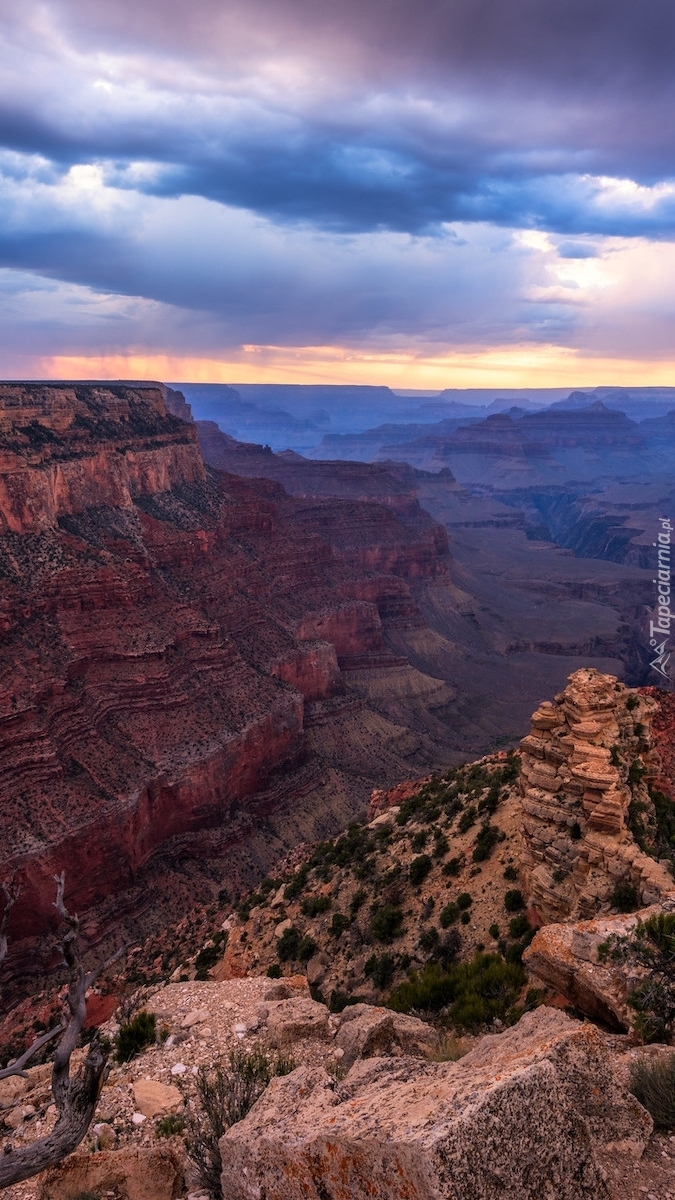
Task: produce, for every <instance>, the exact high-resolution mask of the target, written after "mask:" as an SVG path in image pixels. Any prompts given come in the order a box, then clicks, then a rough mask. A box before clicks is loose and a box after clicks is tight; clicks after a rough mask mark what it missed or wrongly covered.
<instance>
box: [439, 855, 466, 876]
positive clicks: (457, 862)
mask: <svg viewBox="0 0 675 1200" xmlns="http://www.w3.org/2000/svg"><path fill="white" fill-rule="evenodd" d="M463 862H464V859H463V858H461V857H459V856H457V857H455V858H449V859H448V861H447V862H446V863H445V864H444V866H443V867H442V870H441V874H442V875H449V876H450V878H454V876H455V875H459V873H460V871H461V869H462V864H463Z"/></svg>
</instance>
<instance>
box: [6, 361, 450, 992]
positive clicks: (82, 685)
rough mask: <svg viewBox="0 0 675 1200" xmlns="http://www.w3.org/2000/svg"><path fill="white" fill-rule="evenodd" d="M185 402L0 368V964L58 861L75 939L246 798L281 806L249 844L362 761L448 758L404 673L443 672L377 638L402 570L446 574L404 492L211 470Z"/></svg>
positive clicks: (407, 614) (361, 786)
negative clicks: (372, 705) (2, 940)
mask: <svg viewBox="0 0 675 1200" xmlns="http://www.w3.org/2000/svg"><path fill="white" fill-rule="evenodd" d="M167 402H168V403H169V404H170V405H171V406H172V407H173V408H174V409H177V410H178V411H179V414H180V415H175V414H174V413H171V412H169V411H167V407H166V405H167ZM189 416H190V413H189V409H188V406H182V405H181V404H180V396H179V394H178V396H176V394H173V395H172V394H171V392H170V390H169V389H166V388H163V387H162V385H143V386H141V385H131V384H107V383H106V384H50V385H42V384H40V385H0V454H1V455H2V459H1V461H0V468H1V469H0V577H1V578H2V599H1V601H0V834H1V839H0V878H7V877H8V876H10V875H12V874H15V875H16V879H17V882H18V883H19V884H20V886H21V889H22V892H21V897H22V899H21V904H20V905H17V906H16V908H15V910H14V911H13V913H12V923H11V928H10V935H11V941H12V945H13V947H14V959H13V962H14V965H15V970H16V973H17V974H18V973H20V970H25V969H26V968H27V962H28V958H27V955H29V951H30V947H31V946H32V942H22V940H21V939H31V938H34V937H35V936H37V935H40V934H41V933H42V932H44V930H45V929H47V928H48V927H49V926H50V924H51V922H52V920H53V907H52V901H53V880H52V876H53V875H54V874H55V873H57V872H58V871H60V870H61V869H65V870H66V873H67V901H68V903H69V904H70V905H71V906H72V908H73V909H75V910H78V911H79V912H80V913H81V914H87V916H86V920H85V926H84V927H85V935H86V936H89V937H90V939H94V940H95V939H96V938H98V937H101V936H103V935H104V933H105V920H104V919H103V918H100V913H101V911H103V910H102V908H101V906H102V905H103V907H104V908H105V904H106V903H107V902H108V901H109V900H110V898H111V897H118V896H119V895H120V893H124V891H125V889H128V888H131V887H132V886H134V885H137V884H138V881H139V879H141V878H143V874H142V873H143V871H144V869H146V868H148V865H149V864H151V863H152V862H153V860H154V857H155V856H156V855H157V854H158V853H160V854H161V853H164V851H165V850H166V849H167V847H171V846H172V845H173V846H174V847H175V846H178V847H182V850H181V853H183V852H184V853H191V854H192V855H193V856H196V857H197V858H200V856H203V855H204V853H205V852H204V846H205V845H210V846H211V847H212V848H213V847H216V850H217V852H218V853H220V854H222V853H223V851H224V850H225V849H227V847H228V845H232V844H234V842H235V841H237V839H239V841H241V840H242V838H243V839H244V841H245V840H246V837H247V836H249V835H250V836H251V837H252V836H253V835H252V833H251V826H250V823H249V825H248V826H247V825H246V821H245V820H244V817H245V814H246V812H247V811H249V810H250V813H251V814H252V815H253V817H254V820H253V823H254V824H257V826H258V827H259V828H262V827H263V825H264V824H265V821H266V820H267V819H268V818H270V819H271V817H270V814H273V813H274V812H275V811H276V810H277V809H278V808H279V806H280V805H281V806H282V810H283V812H282V816H281V820H280V822H278V823H277V826H276V827H275V830H273V831H272V833H269V835H268V841H270V842H271V841H273V840H274V838H276V839H277V844H278V841H279V838H283V837H284V836H288V838H289V839H290V840H291V841H292V840H293V838H297V837H298V836H299V835H300V834H301V832H304V831H305V830H307V828H308V827H309V830H310V832H311V833H312V834H313V835H314V836H321V835H322V834H323V833H325V832H328V831H329V830H330V829H332V828H333V826H334V825H335V823H336V822H337V823H338V826H339V824H340V823H342V822H344V821H345V820H346V819H348V817H349V816H350V815H353V814H354V813H355V812H358V811H360V810H361V809H365V807H366V804H367V798H368V795H369V793H370V790H371V788H372V786H373V784H374V783H375V782H379V781H380V779H381V778H382V777H384V778H389V779H390V780H391V781H392V782H393V780H394V779H395V778H396V777H401V776H402V775H405V774H409V773H410V765H411V764H414V765H417V766H429V765H442V764H443V763H444V762H447V761H448V746H449V743H450V740H451V729H450V727H449V726H448V725H443V724H442V723H441V722H439V721H438V720H437V719H436V718H429V720H428V721H427V720H426V715H425V712H426V710H425V711H422V710H423V709H424V705H425V703H427V701H426V700H425V695H426V693H425V687H426V689H427V691H428V692H429V691H434V688H435V692H434V694H433V697H432V699H431V700H429V703H433V704H435V705H436V706H437V707H438V705H440V704H442V703H444V702H445V701H447V699H448V698H449V696H450V695H451V693H450V692H449V689H448V688H447V687H445V685H443V684H441V683H440V682H439V681H437V680H434V681H431V683H433V685H434V687H433V688H430V687H429V683H428V681H426V679H425V677H423V676H421V675H420V674H419V672H418V671H415V670H414V669H413V668H412V667H410V665H409V663H408V660H407V658H406V657H405V656H401V655H396V654H393V653H392V652H391V650H390V648H389V647H388V644H387V635H388V629H389V628H390V626H391V627H395V628H397V629H398V630H401V629H404V628H407V627H411V628H415V629H417V628H419V627H420V626H423V625H424V622H423V620H422V618H421V616H420V611H419V608H418V605H417V603H416V601H415V598H414V597H413V595H412V592H411V590H410V587H411V584H412V582H415V584H416V586H420V585H422V584H424V581H425V580H434V581H435V583H436V585H438V584H442V582H443V581H444V580H446V579H447V578H448V554H447V542H446V539H445V536H444V533H443V531H440V533H439V531H438V529H437V527H435V526H434V524H433V522H432V521H431V519H430V518H429V517H428V516H426V514H422V513H421V510H420V509H419V505H417V504H416V501H415V498H414V496H412V495H411V494H410V493H409V492H408V493H407V495H406V494H405V489H404V488H399V492H398V493H397V494H398V500H397V505H398V506H399V507H400V510H401V511H404V510H407V511H414V512H415V514H416V515H415V520H414V521H413V522H412V523H411V522H410V521H408V523H405V524H404V523H403V521H402V520H401V519H400V516H399V515H398V513H397V512H396V511H395V507H396V506H386V505H383V504H381V503H378V502H377V501H375V500H374V499H372V497H371V498H369V499H368V500H367V502H366V501H358V500H355V499H353V498H347V497H345V498H344V499H337V500H335V501H330V502H328V501H321V500H318V501H316V502H314V501H312V502H311V503H310V502H308V501H306V500H300V499H295V498H293V497H290V496H288V495H287V493H286V492H285V491H284V488H283V487H282V486H281V484H280V483H279V482H276V481H273V480H261V479H245V478H241V477H239V476H236V475H233V474H228V473H224V472H222V471H214V470H213V469H211V468H209V467H206V466H205V465H204V461H203V458H202V455H201V452H200V449H199V445H198V442H197V432H196V428H195V426H194V424H193V423H192V422H191V421H190V420H189V419H188V418H189ZM376 486H379V485H376ZM414 526H417V527H414ZM383 673H384V676H383ZM370 676H372V677H373V678H376V679H377V681H378V687H379V688H380V690H382V679H383V678H384V677H386V678H387V679H388V680H389V681H390V687H389V690H390V691H391V693H392V695H394V696H395V697H396V714H397V715H396V717H394V718H392V717H391V716H390V715H388V713H387V711H386V706H385V707H384V708H383V707H382V706H380V708H378V709H377V711H372V712H371V711H370V709H369V707H368V699H367V687H366V684H365V683H364V680H366V679H367V678H370ZM352 677H353V678H355V679H356V678H358V684H359V686H358V688H357V690H356V691H355V690H354V689H353V688H351V684H350V680H351V678H352ZM388 686H389V685H386V684H385V686H384V690H385V692H386V691H387V687H388ZM441 693H443V694H441ZM406 705H408V706H409V713H410V723H409V722H408V718H407V716H406V713H407V712H408V709H406ZM415 722H417V724H418V726H419V730H418V732H417V733H415V734H414V735H411V732H410V725H413V726H414V725H415ZM425 722H426V724H425ZM427 725H428V726H429V728H427ZM297 797H304V799H303V801H302V803H303V804H304V810H303V811H304V816H303V820H304V822H305V824H304V826H302V829H301V827H300V826H298V824H297V821H298V817H297V812H296V808H295V807H294V806H295V804H296V798H297ZM312 798H313V799H312ZM298 803H299V802H298ZM331 805H332V806H333V808H331ZM284 806H285V807H284ZM340 806H341V807H340ZM331 814H332V815H331ZM331 822H332V824H331ZM284 825H285V826H287V830H285V829H284V828H283V826H284ZM269 828H270V829H271V828H272V827H271V826H270V827H269ZM242 830H243V832H242ZM209 831H211V833H209ZM204 837H206V841H204V840H203V838H204ZM200 838H202V841H201V842H200V841H199V839H200ZM209 838H211V841H210V842H209ZM191 839H192V840H191ZM195 839H196V840H195ZM214 852H215V851H214ZM269 853H270V854H271V853H272V851H271V850H269ZM244 857H245V855H244ZM247 869H248V870H249V872H250V871H251V870H253V866H251V864H250V863H249V866H248V868H247ZM225 873H226V872H225ZM220 876H221V878H222V876H223V868H222V867H221V869H220ZM149 897H150V899H149ZM143 903H144V904H145V905H146V906H147V904H148V903H151V893H149V892H148V894H147V895H146V896H145V897H144V898H143ZM122 907H123V905H122ZM117 911H118V914H119V906H118V910H117ZM97 914H98V915H97ZM22 946H23V950H22ZM30 952H31V953H32V951H30ZM22 953H23V958H22V957H21V954H22ZM10 966H11V964H10Z"/></svg>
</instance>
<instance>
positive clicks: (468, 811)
mask: <svg viewBox="0 0 675 1200" xmlns="http://www.w3.org/2000/svg"><path fill="white" fill-rule="evenodd" d="M476 815H477V810H476V806H475V804H470V805H469V807H468V808H465V809H464V812H463V813H462V815H461V817H460V818H459V821H458V822H457V828H458V830H459V832H460V833H466V831H467V829H470V828H471V826H472V825H475V823H476Z"/></svg>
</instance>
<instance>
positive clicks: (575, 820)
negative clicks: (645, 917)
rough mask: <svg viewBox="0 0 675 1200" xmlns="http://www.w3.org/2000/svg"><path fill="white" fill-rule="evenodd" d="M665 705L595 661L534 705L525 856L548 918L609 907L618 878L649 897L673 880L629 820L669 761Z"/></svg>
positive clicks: (526, 767)
mask: <svg viewBox="0 0 675 1200" xmlns="http://www.w3.org/2000/svg"><path fill="white" fill-rule="evenodd" d="M657 710H658V704H657V702H656V701H655V700H654V699H653V698H652V697H650V696H647V695H640V694H639V693H637V692H635V691H631V690H629V689H627V688H626V687H624V685H623V684H621V683H619V682H618V681H617V680H616V679H615V678H614V677H613V676H610V675H602V674H600V673H599V672H598V671H595V670H593V669H591V668H587V669H583V670H580V671H576V672H575V673H574V674H573V675H572V676H570V680H569V684H568V686H567V688H566V689H565V691H564V692H562V693H561V694H559V695H558V696H557V697H556V699H555V703H551V702H549V701H546V702H545V703H543V704H542V705H541V706H540V707H539V708H538V709H537V711H536V712H535V713H534V715H533V717H532V729H531V732H530V733H529V734H528V736H527V737H525V738H523V740H522V742H521V751H522V767H521V793H522V810H523V853H522V860H521V866H522V870H523V874H524V878H525V883H526V888H527V892H528V895H529V898H530V901H531V904H532V906H533V908H534V910H535V913H536V914H537V916H538V918H539V920H540V921H543V922H552V921H560V920H567V919H572V920H573V919H579V918H581V919H583V918H587V917H590V916H592V915H593V914H594V913H596V912H597V911H599V910H601V911H602V910H604V911H609V909H610V907H611V897H612V894H613V893H614V890H615V888H616V887H617V885H618V884H622V885H624V886H630V887H632V888H634V889H635V894H636V899H637V901H638V903H641V904H643V905H648V904H651V903H654V901H656V900H658V899H659V897H660V896H662V895H665V894H666V893H668V892H670V891H671V890H672V887H673V877H672V875H671V874H670V871H669V870H668V867H667V864H661V863H660V862H658V861H656V860H655V859H654V858H651V857H649V856H648V855H647V854H645V853H644V852H643V851H641V850H640V848H639V846H638V845H637V843H636V841H635V838H634V837H633V834H632V833H631V830H630V828H629V820H630V818H631V815H632V813H635V812H636V811H639V812H644V813H648V812H649V809H650V806H651V799H650V796H649V791H648V786H647V785H648V784H649V782H653V781H654V780H656V778H657V777H658V774H659V770H660V760H659V756H658V753H657V752H656V751H655V750H654V748H653V742H652V734H651V722H652V718H653V716H654V713H655V712H656V711H657Z"/></svg>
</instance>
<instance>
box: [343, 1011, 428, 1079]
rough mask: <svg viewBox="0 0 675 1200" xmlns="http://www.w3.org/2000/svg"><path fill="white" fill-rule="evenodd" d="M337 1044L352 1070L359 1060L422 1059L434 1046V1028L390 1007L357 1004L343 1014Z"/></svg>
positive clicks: (347, 1066) (347, 1065) (345, 1062)
mask: <svg viewBox="0 0 675 1200" xmlns="http://www.w3.org/2000/svg"><path fill="white" fill-rule="evenodd" d="M335 1042H336V1045H338V1046H339V1047H340V1048H341V1049H342V1050H343V1051H344V1057H343V1059H342V1062H343V1064H344V1066H345V1068H346V1070H349V1068H350V1067H351V1066H352V1065H353V1064H354V1063H355V1062H356V1060H357V1059H358V1058H373V1057H375V1056H380V1055H384V1054H388V1055H399V1056H400V1055H402V1054H408V1055H414V1056H419V1057H423V1056H424V1055H425V1054H427V1053H428V1052H429V1051H430V1050H431V1049H432V1048H433V1046H434V1044H435V1042H436V1037H435V1034H434V1031H433V1029H432V1028H431V1027H430V1026H429V1025H425V1023H424V1021H418V1020H417V1018H416V1017H406V1016H404V1015H403V1014H402V1013H395V1012H392V1011H391V1010H390V1009H388V1008H376V1007H373V1006H371V1005H369V1004H354V1005H350V1006H349V1007H348V1008H345V1009H344V1011H343V1012H342V1013H341V1014H340V1023H339V1026H338V1030H337V1033H336V1035H335Z"/></svg>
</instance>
